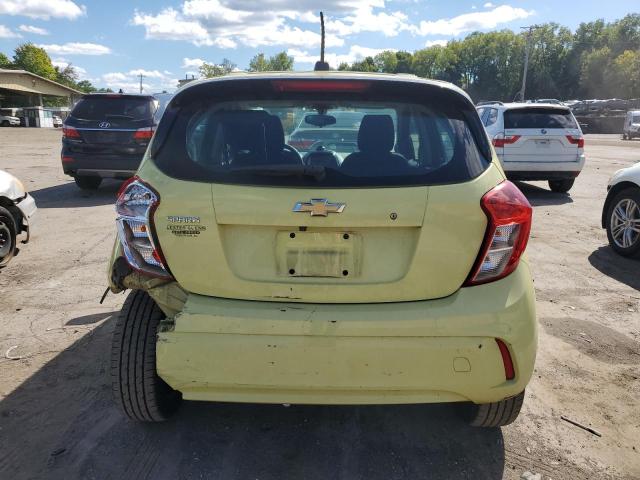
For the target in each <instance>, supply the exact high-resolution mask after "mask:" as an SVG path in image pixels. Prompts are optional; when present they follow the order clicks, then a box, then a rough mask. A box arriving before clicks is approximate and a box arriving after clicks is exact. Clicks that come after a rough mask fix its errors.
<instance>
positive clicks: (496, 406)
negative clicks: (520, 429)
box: [459, 392, 524, 427]
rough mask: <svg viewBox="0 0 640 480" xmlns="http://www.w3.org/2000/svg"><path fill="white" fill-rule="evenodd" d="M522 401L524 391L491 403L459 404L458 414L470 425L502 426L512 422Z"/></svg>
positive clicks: (516, 416)
mask: <svg viewBox="0 0 640 480" xmlns="http://www.w3.org/2000/svg"><path fill="white" fill-rule="evenodd" d="M523 401H524V392H522V393H520V394H518V395H516V396H515V397H511V398H506V399H504V400H501V401H499V402H493V403H482V404H479V405H478V404H475V403H463V404H460V405H459V407H460V414H461V415H462V417H463V418H464V419H465V420H466V421H467V423H469V425H471V426H472V427H504V426H505V425H509V424H510V423H513V422H514V421H515V419H516V418H518V414H519V413H520V409H521V408H522V402H523Z"/></svg>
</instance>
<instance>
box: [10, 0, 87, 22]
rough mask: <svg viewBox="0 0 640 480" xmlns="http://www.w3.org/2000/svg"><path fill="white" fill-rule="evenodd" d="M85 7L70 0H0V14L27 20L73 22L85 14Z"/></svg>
mask: <svg viewBox="0 0 640 480" xmlns="http://www.w3.org/2000/svg"><path fill="white" fill-rule="evenodd" d="M86 10H87V9H86V7H85V6H84V5H78V4H76V3H74V2H72V1H71V0H0V14H6V15H22V16H25V17H29V18H40V19H42V20H49V19H50V18H66V19H69V20H75V19H76V18H78V17H81V16H83V15H85V14H86Z"/></svg>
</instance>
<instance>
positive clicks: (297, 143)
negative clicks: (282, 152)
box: [289, 139, 316, 150]
mask: <svg viewBox="0 0 640 480" xmlns="http://www.w3.org/2000/svg"><path fill="white" fill-rule="evenodd" d="M314 143H316V142H315V140H306V139H299V140H289V145H291V146H292V147H293V148H297V149H299V150H307V149H308V148H310V147H311V145H313V144H314Z"/></svg>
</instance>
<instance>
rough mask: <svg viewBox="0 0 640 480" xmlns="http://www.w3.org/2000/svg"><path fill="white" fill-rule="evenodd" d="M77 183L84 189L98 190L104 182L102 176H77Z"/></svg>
mask: <svg viewBox="0 0 640 480" xmlns="http://www.w3.org/2000/svg"><path fill="white" fill-rule="evenodd" d="M75 181H76V185H78V187H80V188H81V189H82V190H96V189H97V188H98V187H99V186H100V184H101V183H102V178H100V177H75Z"/></svg>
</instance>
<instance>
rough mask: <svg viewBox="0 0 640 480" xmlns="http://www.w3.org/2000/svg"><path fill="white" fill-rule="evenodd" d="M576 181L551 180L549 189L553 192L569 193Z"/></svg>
mask: <svg viewBox="0 0 640 480" xmlns="http://www.w3.org/2000/svg"><path fill="white" fill-rule="evenodd" d="M574 182H575V180H574V179H573V178H570V179H565V180H549V188H550V189H551V191H552V192H556V193H567V192H568V191H569V190H571V187H573V183H574Z"/></svg>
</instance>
